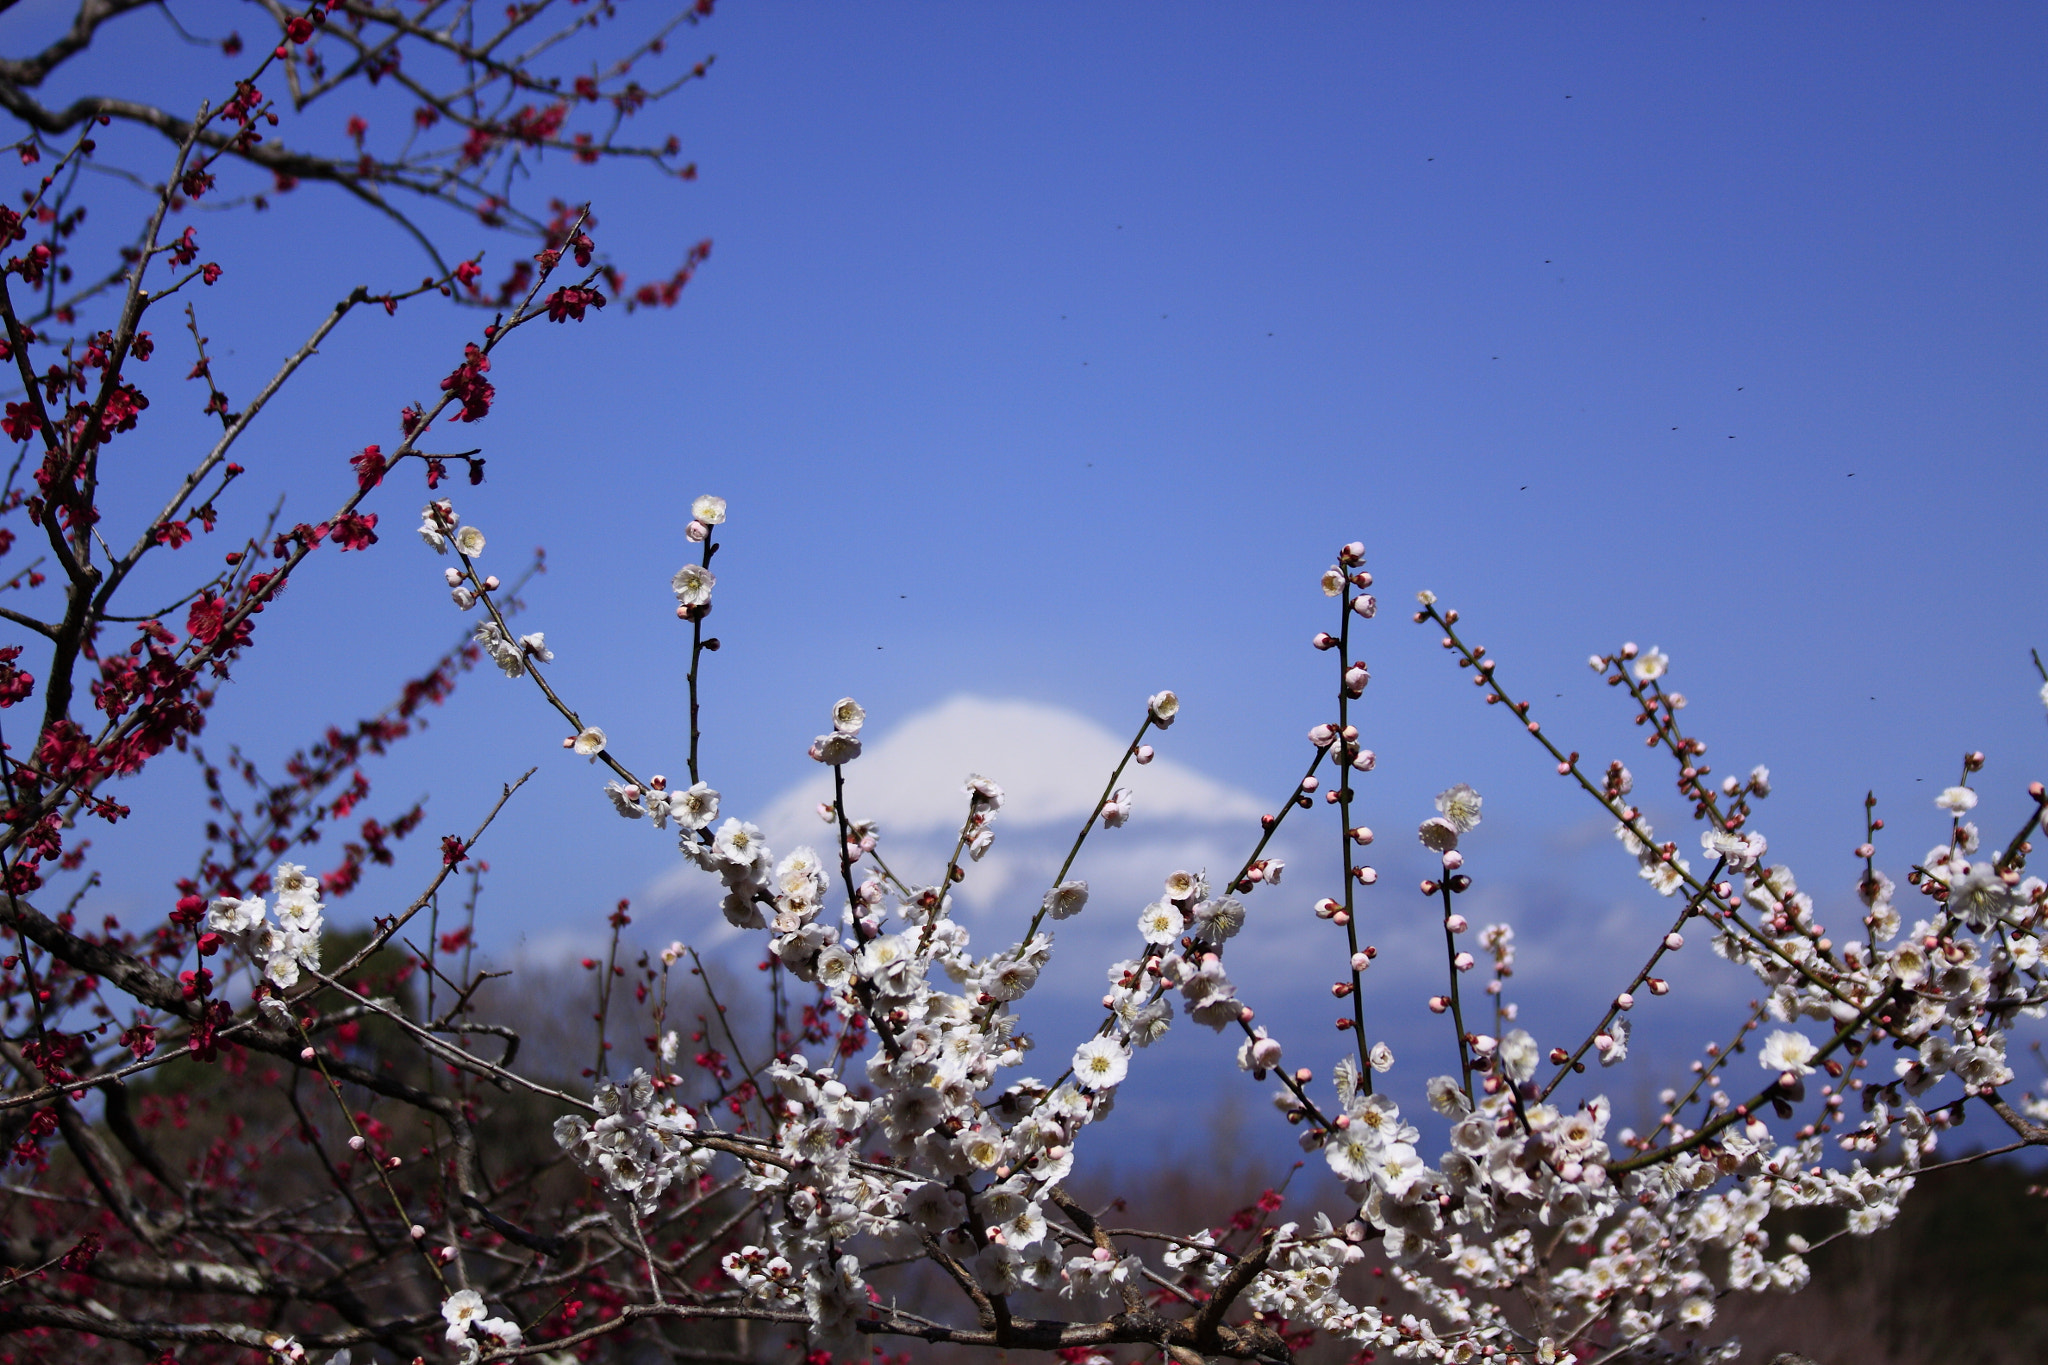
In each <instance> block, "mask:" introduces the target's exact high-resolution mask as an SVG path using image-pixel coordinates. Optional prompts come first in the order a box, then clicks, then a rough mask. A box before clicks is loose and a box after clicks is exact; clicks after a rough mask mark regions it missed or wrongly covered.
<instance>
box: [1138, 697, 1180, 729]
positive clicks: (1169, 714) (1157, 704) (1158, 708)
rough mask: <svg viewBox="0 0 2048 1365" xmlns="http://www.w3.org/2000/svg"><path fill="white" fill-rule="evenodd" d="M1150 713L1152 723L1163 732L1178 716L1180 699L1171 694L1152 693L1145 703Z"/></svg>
mask: <svg viewBox="0 0 2048 1365" xmlns="http://www.w3.org/2000/svg"><path fill="white" fill-rule="evenodd" d="M1145 705H1146V707H1147V708H1148V709H1149V710H1150V711H1151V712H1152V723H1153V724H1154V725H1156V726H1158V727H1159V728H1160V729H1162V730H1164V729H1166V728H1167V727H1169V726H1171V725H1172V724H1173V718H1174V717H1175V716H1177V715H1179V714H1180V698H1179V697H1176V696H1175V695H1173V693H1171V692H1154V693H1153V694H1152V695H1151V697H1150V698H1148V699H1147V700H1146V702H1145Z"/></svg>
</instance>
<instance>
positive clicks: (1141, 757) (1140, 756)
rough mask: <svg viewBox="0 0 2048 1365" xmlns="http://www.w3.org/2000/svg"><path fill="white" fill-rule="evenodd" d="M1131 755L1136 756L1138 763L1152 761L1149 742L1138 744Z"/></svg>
mask: <svg viewBox="0 0 2048 1365" xmlns="http://www.w3.org/2000/svg"><path fill="white" fill-rule="evenodd" d="M1132 757H1134V758H1136V759H1137V760H1138V762H1139V764H1140V765H1143V764H1146V763H1150V762H1151V761H1152V746H1151V745H1149V744H1140V745H1139V746H1138V752H1137V753H1136V754H1134V755H1132Z"/></svg>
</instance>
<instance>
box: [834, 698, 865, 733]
mask: <svg viewBox="0 0 2048 1365" xmlns="http://www.w3.org/2000/svg"><path fill="white" fill-rule="evenodd" d="M867 718H868V713H867V712H866V711H864V710H862V709H861V704H860V703H859V702H857V701H855V700H854V699H853V698H852V697H841V698H840V699H839V700H838V701H836V702H834V703H833V704H832V728H833V729H835V730H837V731H838V732H839V733H840V734H842V735H857V734H859V733H860V727H861V726H862V725H864V724H866V723H867Z"/></svg>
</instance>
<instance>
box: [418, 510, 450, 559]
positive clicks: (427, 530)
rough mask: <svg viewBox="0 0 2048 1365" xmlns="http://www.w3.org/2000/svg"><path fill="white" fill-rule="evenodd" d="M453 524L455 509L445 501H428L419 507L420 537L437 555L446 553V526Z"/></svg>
mask: <svg viewBox="0 0 2048 1365" xmlns="http://www.w3.org/2000/svg"><path fill="white" fill-rule="evenodd" d="M454 524H455V509H454V508H453V507H450V506H449V505H448V504H447V503H445V502H430V503H428V504H427V505H426V506H425V507H422V508H421V509H420V539H421V540H424V541H425V542H426V543H427V548H428V549H430V550H432V551H433V552H434V553H435V554H437V555H445V554H447V553H448V537H447V535H446V534H445V532H446V530H447V528H448V527H450V526H453V525H454Z"/></svg>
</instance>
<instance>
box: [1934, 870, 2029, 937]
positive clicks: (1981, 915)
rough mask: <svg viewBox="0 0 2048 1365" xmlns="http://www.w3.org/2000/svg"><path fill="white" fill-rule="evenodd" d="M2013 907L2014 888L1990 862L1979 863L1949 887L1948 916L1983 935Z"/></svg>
mask: <svg viewBox="0 0 2048 1365" xmlns="http://www.w3.org/2000/svg"><path fill="white" fill-rule="evenodd" d="M2012 905H2013V894H2012V888H2010V887H2008V886H2007V885H2006V884H2005V879H2004V878H2002V877H2000V876H1999V875H1998V868H1997V866H1996V864H1994V863H1993V862H1992V861H1991V860H1990V859H1988V858H1985V859H1980V860H1978V861H1977V862H1974V863H1971V864H1970V865H1969V870H1968V871H1967V872H1965V873H1963V875H1962V876H1961V877H1959V878H1957V879H1956V881H1955V882H1954V883H1953V884H1952V885H1951V886H1950V887H1949V892H1948V910H1949V913H1950V914H1952V915H1955V916H1956V917H1958V918H1959V919H1961V920H1962V921H1963V922H1964V923H1965V924H1968V925H1969V926H1970V927H1971V928H1972V929H1975V930H1976V931H1977V932H1979V933H1983V932H1984V931H1985V930H1987V929H1989V928H1990V927H1991V925H1992V924H1993V923H1994V922H1996V921H1997V920H1999V919H2000V918H2002V917H2003V916H2004V915H2005V913H2006V911H2007V910H2009V909H2010V908H2011V907H2012Z"/></svg>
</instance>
